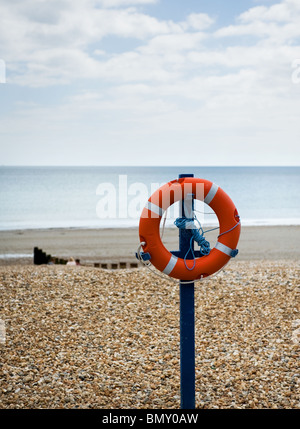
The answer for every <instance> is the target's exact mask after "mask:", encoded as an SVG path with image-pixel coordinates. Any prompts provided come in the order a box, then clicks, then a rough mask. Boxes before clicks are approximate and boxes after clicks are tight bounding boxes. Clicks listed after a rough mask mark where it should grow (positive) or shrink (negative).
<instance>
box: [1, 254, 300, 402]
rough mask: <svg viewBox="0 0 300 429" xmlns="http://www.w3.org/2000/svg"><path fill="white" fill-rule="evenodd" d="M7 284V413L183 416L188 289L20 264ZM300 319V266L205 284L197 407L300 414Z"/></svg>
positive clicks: (143, 275)
mask: <svg viewBox="0 0 300 429" xmlns="http://www.w3.org/2000/svg"><path fill="white" fill-rule="evenodd" d="M0 285H1V298H0V320H1V326H2V335H1V342H0V356H1V358H0V362H1V364H0V374H1V391H0V408H124V409H125V408H162V409H163V408H173V409H178V408H180V331H179V326H180V324H179V316H180V314H179V286H178V282H173V281H171V280H169V279H167V278H166V279H163V278H161V277H158V276H156V275H155V274H152V273H151V272H149V271H148V270H147V269H144V268H139V269H123V270H114V271H113V272H112V271H109V270H102V269H99V268H98V269H97V268H92V267H83V266H82V267H78V269H76V270H70V269H69V267H65V266H59V265H56V266H30V265H29V266H13V265H12V266H7V267H5V266H2V267H0ZM299 311H300V308H299V265H298V263H297V262H293V261H284V262H283V261H282V262H281V261H270V262H269V261H262V262H258V261H257V262H256V261H249V262H246V261H234V262H232V263H230V264H228V265H227V266H226V272H221V273H220V274H218V275H217V276H215V277H212V278H210V279H207V280H205V281H203V282H201V283H196V284H195V330H196V336H195V341H196V342H195V351H196V392H195V394H196V407H197V408H211V409H215V408H216V409H220V408H299V407H300V405H299V388H300V385H299V384H300V375H299V353H300V312H299ZM4 334H5V335H4Z"/></svg>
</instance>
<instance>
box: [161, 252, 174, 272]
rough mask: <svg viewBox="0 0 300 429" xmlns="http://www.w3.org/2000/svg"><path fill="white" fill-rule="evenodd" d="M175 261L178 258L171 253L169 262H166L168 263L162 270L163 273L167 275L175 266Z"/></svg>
mask: <svg viewBox="0 0 300 429" xmlns="http://www.w3.org/2000/svg"><path fill="white" fill-rule="evenodd" d="M177 261H178V258H177V257H176V256H174V255H172V256H171V258H170V260H169V262H168V265H167V266H166V268H165V269H164V270H163V273H165V274H168V275H169V274H170V273H171V271H172V270H173V268H174V267H175V265H176V263H177Z"/></svg>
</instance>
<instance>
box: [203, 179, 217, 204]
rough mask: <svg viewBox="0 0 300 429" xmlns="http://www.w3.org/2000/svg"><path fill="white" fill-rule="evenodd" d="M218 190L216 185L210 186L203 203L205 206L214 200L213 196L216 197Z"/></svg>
mask: <svg viewBox="0 0 300 429" xmlns="http://www.w3.org/2000/svg"><path fill="white" fill-rule="evenodd" d="M218 189H219V186H218V185H216V184H215V183H213V184H212V185H211V188H210V190H209V192H208V194H207V195H206V197H205V198H204V202H205V203H206V204H210V203H211V202H212V200H213V199H214V196H215V195H216V193H217V191H218Z"/></svg>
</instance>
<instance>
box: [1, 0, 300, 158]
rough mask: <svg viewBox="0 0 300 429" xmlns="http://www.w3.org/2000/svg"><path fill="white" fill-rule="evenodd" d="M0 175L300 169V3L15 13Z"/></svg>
mask: <svg viewBox="0 0 300 429" xmlns="http://www.w3.org/2000/svg"><path fill="white" fill-rule="evenodd" d="M0 82H1V83H0V165H128V166H131V165H145V166H146V165H157V166H161V165H175V166H177V165H178V166H179V165H185V166H188V165H193V166H194V165H199V166H202V165H203V166H218V165H225V166H234V165H239V166H247V165H298V166H299V165H300V120H299V113H300V1H299V0H282V1H278V0H275V1H273V0H241V1H237V0H226V1H224V0H210V1H208V0H206V1H204V0H184V1H183V0H1V3H0Z"/></svg>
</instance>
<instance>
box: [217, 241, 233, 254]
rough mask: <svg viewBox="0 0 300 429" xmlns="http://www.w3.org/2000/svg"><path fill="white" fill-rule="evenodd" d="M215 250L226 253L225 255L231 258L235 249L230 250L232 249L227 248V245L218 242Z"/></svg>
mask: <svg viewBox="0 0 300 429" xmlns="http://www.w3.org/2000/svg"><path fill="white" fill-rule="evenodd" d="M215 249H218V250H220V252H222V253H225V255H228V256H230V257H231V252H232V250H233V249H230V247H228V246H225V244H222V243H220V242H219V241H217V244H216V245H215Z"/></svg>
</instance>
